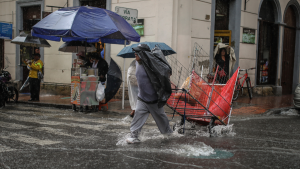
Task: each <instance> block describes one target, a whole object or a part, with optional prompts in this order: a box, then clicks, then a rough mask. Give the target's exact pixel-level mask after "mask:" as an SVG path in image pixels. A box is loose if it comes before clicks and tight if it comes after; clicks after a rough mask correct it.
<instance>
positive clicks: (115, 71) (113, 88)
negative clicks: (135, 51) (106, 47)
mask: <svg viewBox="0 0 300 169" xmlns="http://www.w3.org/2000/svg"><path fill="white" fill-rule="evenodd" d="M122 82H123V80H122V72H121V69H120V67H119V66H118V65H117V63H116V62H115V61H114V60H113V59H111V60H110V65H109V69H108V72H107V83H106V88H105V101H106V103H107V102H108V101H110V100H111V99H112V98H113V97H114V96H115V95H116V93H117V92H118V90H119V88H120V86H121V84H122Z"/></svg>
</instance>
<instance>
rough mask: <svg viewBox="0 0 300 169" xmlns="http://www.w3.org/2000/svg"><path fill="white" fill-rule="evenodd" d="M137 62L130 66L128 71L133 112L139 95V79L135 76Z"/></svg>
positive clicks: (129, 94) (128, 84) (129, 93)
mask: <svg viewBox="0 0 300 169" xmlns="http://www.w3.org/2000/svg"><path fill="white" fill-rule="evenodd" d="M135 62H136V61H135V60H134V61H133V62H132V63H131V64H130V67H129V68H128V71H127V86H128V96H129V103H130V106H131V110H135V108H136V102H137V98H138V93H139V87H138V83H137V79H136V76H135V71H136V66H135Z"/></svg>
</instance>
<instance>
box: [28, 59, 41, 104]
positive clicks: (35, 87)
mask: <svg viewBox="0 0 300 169" xmlns="http://www.w3.org/2000/svg"><path fill="white" fill-rule="evenodd" d="M40 58H41V55H40V54H38V53H35V54H33V60H32V61H31V62H30V63H29V64H28V65H27V66H28V68H29V69H30V71H29V84H30V100H28V101H39V100H40V97H39V95H40V83H41V80H40V79H39V78H38V72H39V71H40V72H42V68H43V65H44V64H43V62H42V61H41V60H40Z"/></svg>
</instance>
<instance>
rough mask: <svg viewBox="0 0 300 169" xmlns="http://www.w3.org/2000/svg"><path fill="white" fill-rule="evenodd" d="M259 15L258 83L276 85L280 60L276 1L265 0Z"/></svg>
mask: <svg viewBox="0 0 300 169" xmlns="http://www.w3.org/2000/svg"><path fill="white" fill-rule="evenodd" d="M259 17H260V18H261V20H260V21H259V39H258V58H257V66H256V71H257V76H256V83H257V85H275V83H276V75H277V73H276V72H277V60H278V34H279V31H278V28H279V26H278V25H277V24H275V10H274V1H272V0H264V1H263V3H262V5H261V9H260V13H259Z"/></svg>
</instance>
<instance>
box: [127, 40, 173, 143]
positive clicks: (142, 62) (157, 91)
mask: <svg viewBox="0 0 300 169" xmlns="http://www.w3.org/2000/svg"><path fill="white" fill-rule="evenodd" d="M132 49H133V50H134V51H135V58H136V78H137V82H138V88H139V93H138V100H137V103H136V110H135V114H134V117H133V120H132V122H131V127H130V132H131V137H130V138H127V139H126V142H127V143H129V144H132V143H137V142H140V140H139V139H138V136H139V134H140V132H141V130H142V127H143V125H144V124H145V122H146V120H147V118H148V116H149V113H151V115H152V117H153V119H154V120H155V122H156V124H157V126H158V129H159V130H160V132H161V133H162V134H170V133H172V132H173V131H172V129H171V128H170V126H169V120H168V117H167V115H166V114H165V111H164V108H163V106H164V105H165V103H166V101H167V100H168V98H169V97H170V95H171V83H170V75H171V68H170V66H169V64H168V63H166V62H165V61H164V60H163V59H160V58H159V57H161V56H158V55H154V54H153V53H151V50H150V48H149V46H148V45H146V44H140V45H139V46H137V47H135V48H132ZM163 57H164V56H163Z"/></svg>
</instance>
